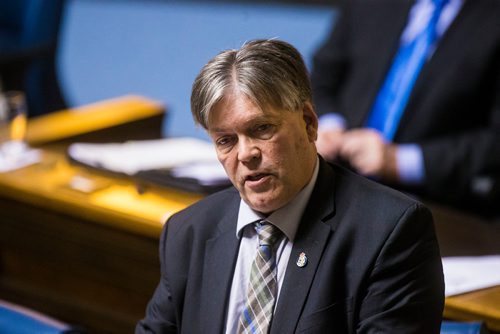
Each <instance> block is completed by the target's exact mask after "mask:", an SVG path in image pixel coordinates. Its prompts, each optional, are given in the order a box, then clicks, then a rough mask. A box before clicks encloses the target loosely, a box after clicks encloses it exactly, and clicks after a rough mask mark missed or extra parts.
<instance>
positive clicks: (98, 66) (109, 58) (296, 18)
mask: <svg viewBox="0 0 500 334" xmlns="http://www.w3.org/2000/svg"><path fill="white" fill-rule="evenodd" d="M334 15H335V13H334V9H333V8H331V7H325V6H305V5H287V4H242V3H239V4H233V3H229V4H228V3H221V2H217V1H212V2H210V1H205V2H193V1H138V0H137V1H130V0H129V1H118V0H68V6H67V8H66V12H65V18H64V21H63V28H62V35H61V44H60V50H59V60H58V64H59V68H58V71H59V75H60V79H61V84H62V88H63V91H64V95H65V97H66V99H67V101H68V103H69V105H70V106H78V105H82V104H86V103H91V102H95V101H98V100H102V99H107V98H111V97H115V96H119V95H124V94H141V95H145V96H148V97H151V98H154V99H157V100H160V101H162V102H164V103H165V104H166V105H167V108H168V110H169V116H168V117H167V119H166V122H165V124H164V126H163V129H164V135H165V136H185V135H188V136H195V137H199V138H208V137H207V136H206V134H205V133H204V132H203V130H202V129H199V128H196V127H195V126H194V124H193V121H192V119H191V114H190V111H189V96H190V89H191V84H192V82H193V80H194V78H195V76H196V74H197V73H198V71H199V70H200V68H201V67H202V66H203V64H205V63H206V62H207V61H208V60H209V59H210V58H211V57H213V56H214V55H215V54H217V53H218V52H219V51H221V50H222V49H227V48H237V47H239V46H241V44H242V43H243V42H244V41H246V40H248V39H254V38H271V37H277V38H280V39H283V40H286V41H288V42H290V43H292V44H294V45H295V46H296V47H297V48H298V49H299V51H301V52H302V54H303V56H304V58H305V60H306V62H307V64H308V66H310V65H311V57H312V54H313V52H314V50H315V49H316V48H317V47H318V46H319V43H320V42H321V41H322V40H323V39H324V38H325V34H326V33H327V32H328V31H329V29H330V24H331V22H332V19H333V18H334Z"/></svg>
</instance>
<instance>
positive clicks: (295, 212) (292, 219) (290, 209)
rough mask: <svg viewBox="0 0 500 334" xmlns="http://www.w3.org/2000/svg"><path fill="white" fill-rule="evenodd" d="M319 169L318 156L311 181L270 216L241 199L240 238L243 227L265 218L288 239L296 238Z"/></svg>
mask: <svg viewBox="0 0 500 334" xmlns="http://www.w3.org/2000/svg"><path fill="white" fill-rule="evenodd" d="M318 171H319V158H316V165H315V167H314V171H313V175H312V177H311V180H309V183H308V184H307V185H306V186H305V187H304V188H303V189H302V190H301V191H299V193H298V194H297V196H295V198H294V199H293V200H291V201H290V202H288V204H286V205H285V206H283V207H281V208H279V209H278V210H276V211H274V212H273V213H271V214H270V215H269V216H268V217H263V216H262V215H261V214H259V213H258V212H256V211H254V210H252V208H250V207H249V206H248V204H247V203H246V202H245V201H244V200H243V199H242V200H241V201H240V209H239V212H238V223H237V225H236V237H237V238H240V237H241V235H242V233H243V229H244V228H245V227H246V226H247V225H249V224H252V223H254V222H255V221H256V220H260V219H265V220H267V221H269V222H270V223H272V224H273V225H274V226H276V227H278V228H279V229H280V230H281V232H283V234H285V236H286V237H287V238H288V240H290V241H293V240H294V239H295V233H296V232H297V228H298V227H299V223H300V219H301V218H302V214H303V213H304V210H305V208H306V206H307V203H308V202H309V198H310V197H311V193H312V191H313V189H314V185H315V184H316V179H317V178H318Z"/></svg>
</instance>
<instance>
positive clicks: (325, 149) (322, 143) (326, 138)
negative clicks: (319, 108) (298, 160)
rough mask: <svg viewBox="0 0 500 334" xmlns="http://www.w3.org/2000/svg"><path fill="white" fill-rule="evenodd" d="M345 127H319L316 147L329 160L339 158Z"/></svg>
mask: <svg viewBox="0 0 500 334" xmlns="http://www.w3.org/2000/svg"><path fill="white" fill-rule="evenodd" d="M343 133H344V129H342V128H333V129H321V128H319V129H318V139H317V140H316V148H317V150H318V153H319V154H320V155H321V156H322V157H323V158H325V159H326V160H328V161H333V160H335V159H336V158H337V155H338V151H339V148H340V144H341V140H342V135H343Z"/></svg>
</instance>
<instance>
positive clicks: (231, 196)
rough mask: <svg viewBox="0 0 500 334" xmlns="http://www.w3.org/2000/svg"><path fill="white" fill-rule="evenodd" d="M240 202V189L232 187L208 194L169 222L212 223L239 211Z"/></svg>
mask: <svg viewBox="0 0 500 334" xmlns="http://www.w3.org/2000/svg"><path fill="white" fill-rule="evenodd" d="M239 202H240V196H239V194H238V191H237V190H236V189H235V188H234V187H230V188H227V189H224V190H221V191H219V192H216V193H214V194H211V195H208V196H206V197H204V198H203V199H201V200H199V201H198V202H196V203H194V204H192V205H190V206H189V207H187V208H185V209H184V210H181V211H179V212H177V213H176V214H174V215H173V216H172V217H171V218H170V219H169V221H168V222H167V223H168V224H173V225H175V224H182V225H191V224H196V225H203V224H207V223H208V224H212V223H211V222H216V221H218V220H220V219H222V217H224V216H225V215H227V214H229V213H232V212H233V213H234V212H237V210H238V207H239Z"/></svg>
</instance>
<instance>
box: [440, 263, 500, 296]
mask: <svg viewBox="0 0 500 334" xmlns="http://www.w3.org/2000/svg"><path fill="white" fill-rule="evenodd" d="M443 271H444V281H445V295H446V296H452V295H457V294H461V293H465V292H470V291H474V290H479V289H484V288H488V287H492V286H496V285H500V255H487V256H470V257H469V256H467V257H444V258H443Z"/></svg>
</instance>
